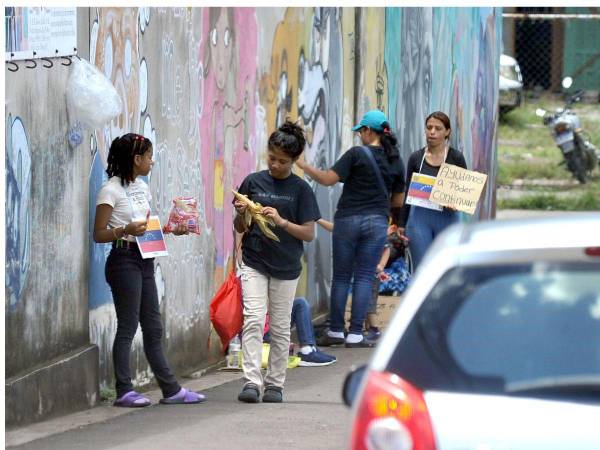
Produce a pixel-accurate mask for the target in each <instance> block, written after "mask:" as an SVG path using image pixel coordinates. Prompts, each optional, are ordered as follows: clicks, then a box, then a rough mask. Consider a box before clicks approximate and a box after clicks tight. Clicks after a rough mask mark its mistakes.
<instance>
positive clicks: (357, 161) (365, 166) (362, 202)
mask: <svg viewBox="0 0 600 450" xmlns="http://www.w3.org/2000/svg"><path fill="white" fill-rule="evenodd" d="M367 149H368V150H369V151H370V152H371V153H372V154H373V157H374V158H375V162H376V163H377V165H378V166H379V171H380V172H381V176H382V178H383V181H384V183H385V186H386V187H387V190H388V195H387V196H386V195H385V194H384V193H383V192H382V189H381V187H380V184H379V182H378V181H377V175H376V174H375V169H374V168H373V164H372V163H371V160H370V159H369V157H368V156H367V155H365V154H364V151H363V150H361V147H352V148H351V149H349V150H348V151H347V152H345V153H344V154H343V155H342V156H341V157H340V159H338V160H337V162H336V163H335V164H334V165H333V167H332V168H331V170H333V171H334V172H335V173H337V174H338V176H339V177H340V181H341V182H342V183H344V189H343V190H342V196H341V197H340V201H339V202H338V205H337V211H336V213H335V217H336V218H338V217H346V216H354V215H370V214H379V215H383V216H386V217H387V216H388V215H389V214H390V194H396V193H403V192H404V190H405V179H404V162H403V161H402V158H401V157H400V156H398V158H395V159H393V160H392V161H391V162H389V161H388V159H387V156H386V154H385V150H384V149H383V147H379V146H373V147H371V146H367Z"/></svg>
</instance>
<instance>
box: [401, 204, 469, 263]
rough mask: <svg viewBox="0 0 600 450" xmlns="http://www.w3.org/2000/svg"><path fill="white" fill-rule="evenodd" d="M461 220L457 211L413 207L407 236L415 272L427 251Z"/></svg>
mask: <svg viewBox="0 0 600 450" xmlns="http://www.w3.org/2000/svg"><path fill="white" fill-rule="evenodd" d="M459 220H460V214H459V213H458V212H456V211H450V210H448V209H443V210H442V211H436V210H433V209H428V208H422V207H420V206H412V207H411V208H410V213H409V216H408V220H407V222H406V231H405V233H406V236H407V237H408V238H409V239H410V244H409V246H410V254H411V256H412V262H413V271H414V270H415V269H416V268H417V267H418V266H419V264H420V263H421V260H422V259H423V256H424V255H425V253H426V252H427V249H428V248H429V246H430V245H431V243H432V242H433V241H434V239H435V238H436V237H437V236H438V235H439V234H440V233H441V232H442V231H444V230H445V229H446V228H447V227H449V226H450V225H452V224H453V223H456V222H458V221H459Z"/></svg>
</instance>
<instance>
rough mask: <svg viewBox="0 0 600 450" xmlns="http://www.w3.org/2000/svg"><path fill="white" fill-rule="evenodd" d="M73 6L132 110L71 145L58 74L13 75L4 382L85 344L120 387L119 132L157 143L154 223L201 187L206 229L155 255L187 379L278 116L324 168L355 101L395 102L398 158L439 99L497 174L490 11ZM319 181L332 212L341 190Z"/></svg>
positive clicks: (95, 55)
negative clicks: (115, 204)
mask: <svg viewBox="0 0 600 450" xmlns="http://www.w3.org/2000/svg"><path fill="white" fill-rule="evenodd" d="M80 16H83V17H84V18H85V20H81V21H80V22H79V24H78V27H79V29H80V32H81V33H84V34H85V35H86V36H85V37H83V38H82V39H81V41H80V42H81V43H80V46H81V47H82V48H85V52H84V53H85V54H87V48H89V60H90V61H91V62H93V63H94V64H95V65H96V66H97V67H98V68H99V69H100V70H102V71H103V72H104V73H105V74H106V76H107V77H108V78H110V80H111V81H112V82H113V84H114V86H115V87H116V89H117V90H118V92H119V93H120V95H121V97H122V99H123V102H124V105H125V106H124V111H123V113H122V114H121V115H120V116H119V117H118V118H117V119H116V120H114V121H113V122H112V123H111V124H107V126H105V127H104V128H102V129H97V130H93V131H91V132H90V133H86V134H85V139H84V140H83V142H82V143H81V144H80V145H77V146H75V147H69V146H68V143H67V141H66V139H65V136H66V134H67V132H68V131H69V130H73V126H74V124H73V123H71V122H67V119H66V116H65V115H66V109H65V101H64V85H65V84H64V83H65V78H66V74H67V73H68V68H66V67H57V69H55V70H48V71H46V72H44V71H42V70H37V71H33V70H31V71H29V70H28V69H23V68H22V69H20V70H19V71H18V72H17V73H12V72H8V71H6V83H7V89H6V92H7V104H6V115H7V118H9V122H10V126H8V124H7V137H10V136H12V137H11V139H8V138H7V195H8V194H9V192H14V193H11V197H10V198H11V200H10V201H11V202H12V203H7V278H6V279H7V281H6V292H7V296H6V298H7V300H6V313H7V314H6V317H7V319H6V325H7V326H6V330H7V331H6V336H7V360H6V361H7V377H8V376H12V375H14V374H16V373H18V372H23V373H27V372H31V371H32V370H33V367H34V366H35V365H36V364H45V363H44V362H45V361H48V360H49V359H50V358H49V357H48V355H60V354H63V353H65V352H67V351H69V350H72V349H73V348H75V347H78V346H81V345H84V342H85V343H87V342H88V339H89V341H91V342H92V343H93V344H95V345H97V346H98V349H99V359H98V361H99V369H98V371H97V373H98V376H99V379H100V385H101V386H102V387H112V367H111V366H112V363H111V346H112V339H113V337H114V333H115V329H116V319H115V314H114V308H113V306H112V299H111V294H110V290H109V288H108V286H107V285H106V282H105V280H104V263H105V260H106V256H107V252H108V251H109V246H107V245H98V244H94V243H93V241H92V239H91V230H92V227H93V215H94V210H95V204H94V202H95V197H96V194H97V192H98V190H99V188H100V186H101V185H102V183H103V182H104V181H105V179H106V175H105V173H104V169H105V167H106V157H107V153H108V148H109V146H110V142H111V141H112V139H114V138H115V137H116V136H119V135H121V134H123V133H125V132H130V131H133V132H139V133H143V134H144V135H145V136H147V137H149V138H150V139H151V140H152V142H153V143H154V150H155V159H156V164H155V166H154V169H153V171H152V173H151V174H150V175H149V177H148V182H149V185H150V187H151V190H152V193H153V201H152V207H153V209H154V210H155V211H156V212H157V213H158V214H159V215H160V216H161V217H162V218H163V221H164V220H165V219H166V217H167V215H168V211H169V209H170V206H171V199H172V198H173V197H175V196H178V195H192V196H194V197H196V198H197V199H199V208H200V211H201V217H202V234H201V235H200V236H196V235H193V236H188V237H183V238H175V237H172V236H168V237H167V245H168V249H169V253H170V255H169V257H164V258H158V259H157V260H156V281H157V285H158V288H159V294H160V301H161V309H162V313H163V319H164V322H165V345H166V349H167V354H168V357H169V360H170V362H171V363H172V365H173V366H174V369H175V371H176V373H178V374H180V375H181V374H184V373H186V372H189V371H192V370H194V369H198V368H201V367H206V366H208V365H210V364H212V363H214V362H216V361H218V359H219V354H218V339H216V337H215V335H214V334H213V335H212V338H211V339H210V341H209V333H210V323H209V314H208V306H209V302H210V300H211V298H212V296H213V294H214V292H215V290H216V289H217V288H218V286H219V285H220V283H221V281H222V280H223V277H224V274H226V273H227V271H228V270H229V268H230V267H231V265H232V261H233V257H234V251H233V250H234V240H235V236H234V234H233V232H232V218H233V213H234V212H233V210H232V206H231V193H230V190H231V189H232V188H236V187H237V186H238V185H239V184H240V182H241V180H242V179H243V178H244V177H245V176H246V175H247V174H248V173H249V172H251V171H254V170H257V169H260V168H264V167H265V163H264V156H265V150H266V143H267V139H268V135H269V134H270V133H271V132H272V131H273V130H274V129H275V127H276V126H277V125H278V124H279V123H281V122H282V121H283V120H284V119H285V117H286V116H289V117H290V118H292V119H293V120H295V119H297V118H299V120H300V122H301V124H302V125H303V126H304V127H305V129H306V130H307V134H308V148H307V151H306V158H307V160H308V161H310V162H312V163H313V164H315V165H317V166H319V167H323V168H328V167H329V166H331V165H332V164H333V163H334V162H335V161H336V160H337V159H338V158H339V156H340V155H341V154H342V152H344V151H345V150H346V149H347V148H348V147H350V146H351V145H352V144H353V142H354V141H353V140H354V139H355V138H354V136H353V135H352V132H351V131H350V128H351V126H352V125H353V124H354V123H355V122H356V120H357V118H360V115H361V114H362V113H363V112H364V111H366V110H368V109H371V108H375V107H377V108H381V109H383V110H384V111H386V112H387V113H388V114H389V117H390V119H391V122H392V124H393V127H394V128H395V130H396V131H397V133H398V136H399V139H400V142H401V152H402V155H403V157H404V158H405V160H406V159H407V158H408V155H409V154H410V153H411V152H412V151H413V150H415V149H417V148H419V147H420V146H422V145H424V131H423V130H424V123H423V120H424V118H425V116H426V115H427V114H428V113H429V112H431V111H432V110H435V109H442V110H445V111H447V112H448V113H449V114H450V115H451V117H452V120H453V127H454V130H453V134H452V143H453V145H455V146H457V147H458V148H460V149H461V150H463V152H464V153H465V156H466V159H467V162H468V164H469V165H470V167H473V168H475V169H477V170H481V171H484V172H487V173H488V174H489V175H490V181H489V183H488V186H492V187H493V186H494V185H495V136H496V123H497V119H496V110H497V108H496V105H497V78H498V76H497V75H498V68H497V64H498V58H499V54H500V48H501V42H500V39H501V17H500V10H499V9H497V8H483V9H479V8H452V9H445V8H387V9H383V8H365V9H355V8H231V9H225V10H223V11H221V10H219V9H213V10H211V9H208V8H115V9H112V8H82V9H81V13H80ZM226 30H228V31H226ZM80 54H82V53H80ZM44 70H46V69H44ZM21 125H22V126H21ZM22 129H23V131H22ZM9 130H10V131H9ZM9 132H10V133H12V134H8V133H9ZM15 139H17V143H16V144H15V143H14V142H15ZM15 149H21V150H20V151H21V159H20V160H19V156H18V155H19V153H18V150H15ZM36 156H37V157H36ZM19 161H21V162H20V163H19ZM11 171H12V172H18V174H15V175H13V174H12V172H11ZM13 178H14V179H13ZM312 186H313V188H314V190H315V192H316V195H317V198H318V202H319V206H320V208H321V212H322V214H323V216H324V217H326V218H332V216H333V213H334V211H335V207H336V204H337V200H338V198H339V195H340V193H341V185H338V186H334V187H333V188H324V187H322V186H318V185H315V184H314V183H312ZM9 188H10V189H12V191H10V190H9ZM13 197H14V200H12V198H13ZM493 199H494V192H493V189H490V188H489V187H488V189H487V191H486V193H485V199H484V202H483V204H482V207H481V208H480V209H479V211H478V212H477V216H478V217H490V216H491V215H493V212H494V200H493ZM7 201H8V200H7ZM67 206H69V208H66V207H67ZM86 213H87V214H86ZM9 217H10V218H11V220H8V219H9ZM13 223H14V224H15V225H13ZM12 227H14V229H13V228H12ZM33 230H35V231H36V232H35V233H34V232H33ZM41 230H44V231H45V233H39V231H41ZM65 235H68V236H69V237H68V239H64V238H62V236H65ZM57 236H60V237H57ZM330 246H331V238H330V235H329V234H328V233H327V232H324V231H322V230H321V229H319V228H317V239H316V240H315V241H314V242H313V243H311V244H309V245H307V246H306V254H305V260H304V265H305V268H306V270H305V271H304V273H303V275H302V279H301V283H300V287H299V291H300V292H301V293H303V294H305V295H306V296H307V297H308V298H309V300H310V301H311V303H313V305H314V307H315V309H317V310H325V309H326V308H327V299H328V293H329V289H330V279H331V263H330V258H331V256H330ZM88 269H89V270H88ZM74 274H75V275H74ZM88 316H89V335H88V326H87V322H86V321H87V320H88ZM31 324H36V326H34V327H32V326H31ZM88 336H89V337H88ZM12 346H14V350H13V347H12ZM9 347H11V350H10V351H9ZM25 355H27V356H25ZM132 368H133V371H134V374H135V381H136V383H137V384H140V385H142V384H145V383H147V382H148V381H150V380H151V373H150V371H149V369H148V365H147V363H146V361H145V358H144V355H143V351H142V343H141V335H140V334H138V336H137V337H136V339H135V342H134V351H133V355H132ZM75 380H77V382H79V379H78V378H73V382H75ZM50 395H51V393H50V392H40V396H41V397H47V396H50Z"/></svg>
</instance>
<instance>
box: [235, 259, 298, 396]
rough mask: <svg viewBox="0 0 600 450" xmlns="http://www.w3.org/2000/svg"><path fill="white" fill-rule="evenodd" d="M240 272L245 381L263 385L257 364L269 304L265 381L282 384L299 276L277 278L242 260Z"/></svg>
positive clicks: (267, 383)
mask: <svg viewBox="0 0 600 450" xmlns="http://www.w3.org/2000/svg"><path fill="white" fill-rule="evenodd" d="M240 275H241V279H242V294H243V297H244V331H243V335H242V351H243V354H244V364H243V368H244V377H245V379H246V383H254V384H256V385H257V386H258V387H259V388H260V387H261V386H262V385H263V380H262V375H261V373H260V366H261V361H262V341H263V330H264V327H265V315H266V313H267V306H268V310H269V329H270V330H271V349H270V351H269V365H268V368H267V375H266V377H265V379H264V384H265V385H273V386H277V387H281V388H283V383H284V381H285V371H286V369H287V363H288V352H289V346H290V319H291V314H292V303H293V301H294V295H295V294H296V286H297V285H298V278H296V279H295V280H279V279H277V278H273V277H269V276H266V275H263V274H262V273H260V272H258V271H257V270H254V269H253V268H251V267H248V266H246V265H245V264H242V267H241V270H240Z"/></svg>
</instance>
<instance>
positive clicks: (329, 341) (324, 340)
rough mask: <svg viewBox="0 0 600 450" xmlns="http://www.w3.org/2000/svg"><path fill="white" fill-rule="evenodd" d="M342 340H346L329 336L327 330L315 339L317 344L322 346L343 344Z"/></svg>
mask: <svg viewBox="0 0 600 450" xmlns="http://www.w3.org/2000/svg"><path fill="white" fill-rule="evenodd" d="M344 342H346V341H345V340H344V338H343V337H339V338H338V337H331V336H329V333H328V332H327V330H325V331H324V332H323V334H322V335H321V336H320V337H319V339H317V344H318V345H320V346H322V347H331V346H333V345H344Z"/></svg>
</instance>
